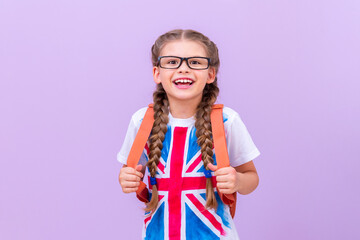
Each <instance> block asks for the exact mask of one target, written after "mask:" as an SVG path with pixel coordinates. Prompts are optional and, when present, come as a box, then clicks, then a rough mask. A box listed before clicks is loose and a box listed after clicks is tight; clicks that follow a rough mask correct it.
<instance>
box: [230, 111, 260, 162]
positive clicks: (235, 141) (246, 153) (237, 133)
mask: <svg viewBox="0 0 360 240" xmlns="http://www.w3.org/2000/svg"><path fill="white" fill-rule="evenodd" d="M228 121H229V122H228V123H227V124H225V134H226V143H227V148H228V152H229V159H230V165H231V166H232V167H237V166H240V165H242V164H244V163H247V162H249V161H251V160H253V159H255V158H256V157H258V156H259V155H260V152H259V150H258V148H257V147H256V146H255V144H254V142H253V140H252V138H251V136H250V134H249V132H248V130H247V128H246V126H245V124H244V123H243V121H242V120H241V118H240V116H239V114H238V113H236V112H234V113H233V114H232V116H231V118H229V119H228Z"/></svg>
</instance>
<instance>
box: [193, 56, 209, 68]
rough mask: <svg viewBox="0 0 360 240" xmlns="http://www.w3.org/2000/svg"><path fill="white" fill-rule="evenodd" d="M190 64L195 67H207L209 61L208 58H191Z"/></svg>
mask: <svg viewBox="0 0 360 240" xmlns="http://www.w3.org/2000/svg"><path fill="white" fill-rule="evenodd" d="M188 61H189V65H190V67H191V68H193V69H206V68H208V66H209V61H208V59H206V58H196V57H194V58H189V60H188Z"/></svg>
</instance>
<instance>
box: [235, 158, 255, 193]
mask: <svg viewBox="0 0 360 240" xmlns="http://www.w3.org/2000/svg"><path fill="white" fill-rule="evenodd" d="M234 169H235V170H236V175H237V177H236V184H235V185H236V186H237V187H236V191H237V192H238V193H240V194H243V195H246V194H249V193H251V192H253V191H254V190H255V189H256V188H257V186H258V185H259V176H258V174H257V171H256V168H255V165H254V162H253V161H250V162H247V163H245V164H242V165H240V166H237V167H235V168H234Z"/></svg>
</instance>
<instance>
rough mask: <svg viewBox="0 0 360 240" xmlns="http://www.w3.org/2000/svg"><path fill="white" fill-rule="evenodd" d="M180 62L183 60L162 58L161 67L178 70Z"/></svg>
mask: <svg viewBox="0 0 360 240" xmlns="http://www.w3.org/2000/svg"><path fill="white" fill-rule="evenodd" d="M180 61H181V59H180V58H176V57H162V58H160V66H161V67H163V68H178V67H179V65H180Z"/></svg>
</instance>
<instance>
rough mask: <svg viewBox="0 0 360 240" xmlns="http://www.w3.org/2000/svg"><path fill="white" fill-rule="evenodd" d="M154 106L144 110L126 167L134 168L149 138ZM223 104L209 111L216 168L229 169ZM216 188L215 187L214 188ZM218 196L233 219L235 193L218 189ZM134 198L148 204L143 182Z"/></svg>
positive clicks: (147, 192)
mask: <svg viewBox="0 0 360 240" xmlns="http://www.w3.org/2000/svg"><path fill="white" fill-rule="evenodd" d="M153 107H154V105H153V104H149V107H148V109H147V110H146V113H145V116H144V118H143V120H142V123H141V125H140V128H139V130H138V133H137V134H136V137H135V140H134V143H133V145H132V147H131V149H130V153H129V156H128V159H127V166H129V167H132V168H135V167H136V166H137V164H138V163H139V160H140V157H141V154H142V152H143V149H144V146H145V144H146V142H147V140H148V138H149V136H150V133H151V130H152V127H153V124H154V109H153ZM223 107H224V105H223V104H214V105H213V108H212V111H211V115H210V118H211V126H212V135H213V141H214V148H215V153H216V159H217V166H218V168H223V167H229V166H230V161H229V155H228V151H227V146H226V138H225V129H224V123H223V115H222V113H223V111H222V110H223ZM216 188H217V187H216ZM217 190H218V194H219V196H220V198H221V200H222V201H223V202H224V203H225V204H227V205H229V207H230V214H231V216H232V217H233V218H234V215H235V210H236V192H235V193H233V194H222V193H221V192H220V191H219V189H218V188H217ZM136 197H137V198H138V199H139V200H140V201H142V202H145V203H147V202H149V190H148V188H147V186H146V184H145V183H144V182H143V181H140V186H139V188H138V190H137V191H136Z"/></svg>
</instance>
